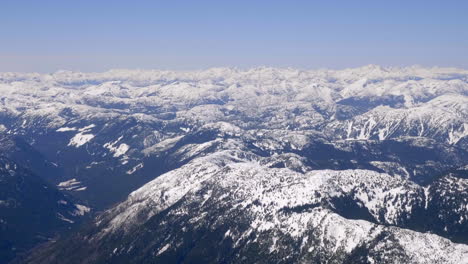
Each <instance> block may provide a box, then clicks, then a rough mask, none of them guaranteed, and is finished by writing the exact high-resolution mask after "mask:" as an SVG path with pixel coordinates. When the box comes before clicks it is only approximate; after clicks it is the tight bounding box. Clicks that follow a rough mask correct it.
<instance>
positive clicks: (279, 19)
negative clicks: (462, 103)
mask: <svg viewBox="0 0 468 264" xmlns="http://www.w3.org/2000/svg"><path fill="white" fill-rule="evenodd" d="M1 6H2V8H1V9H0V33H1V36H2V37H1V43H0V71H1V72H39V73H50V72H55V71H58V70H71V71H81V72H103V71H107V70H110V69H161V70H196V69H207V68H213V67H238V68H255V67H259V66H267V67H278V68H286V67H292V68H299V69H322V68H326V69H344V68H356V67H361V66H365V65H369V64H376V65H381V66H384V67H388V66H392V67H405V66H412V65H420V66H423V67H434V66H438V67H455V68H462V69H467V68H468V30H467V28H468V16H466V13H467V11H468V2H465V1H411V2H408V1H392V2H385V3H384V2H376V1H360V2H359V4H356V3H351V1H327V2H318V1H314V2H312V1H298V0H293V1H287V2H286V1H255V2H252V1H236V2H227V1H178V0H176V1H171V2H163V1H132V2H130V1H99V2H98V3H95V2H93V1H88V0H85V1H80V2H73V3H72V2H65V1H56V0H49V1H47V0H46V1H9V0H7V1H4V2H3V3H2V5H1Z"/></svg>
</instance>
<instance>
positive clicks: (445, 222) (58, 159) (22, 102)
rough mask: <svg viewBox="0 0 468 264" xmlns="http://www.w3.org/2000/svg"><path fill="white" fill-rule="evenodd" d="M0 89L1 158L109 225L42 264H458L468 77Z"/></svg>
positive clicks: (46, 77) (196, 76) (217, 79)
mask: <svg viewBox="0 0 468 264" xmlns="http://www.w3.org/2000/svg"><path fill="white" fill-rule="evenodd" d="M0 91H1V92H2V97H1V99H0V108H1V111H0V135H1V137H2V138H5V140H3V141H1V140H0V148H3V149H5V150H6V151H4V154H2V156H5V157H7V158H8V159H11V160H13V161H14V162H16V163H18V164H20V165H21V166H24V167H25V168H28V169H29V170H31V171H32V172H33V173H35V174H36V175H38V176H40V177H41V178H42V179H43V180H44V181H46V182H48V184H51V185H54V186H56V188H57V189H58V190H59V191H60V192H62V193H63V194H66V195H69V196H70V197H73V198H74V199H77V201H79V203H82V204H86V205H87V206H89V207H91V208H94V209H95V211H100V210H106V211H105V212H104V213H103V214H100V215H99V218H98V220H95V221H94V224H93V225H92V227H89V228H90V230H91V231H90V230H85V231H82V232H80V233H78V234H77V235H75V236H73V239H72V240H73V242H70V241H69V240H67V239H66V238H64V239H65V240H64V241H67V242H60V241H62V240H60V241H59V242H57V243H56V244H54V245H51V246H49V247H46V248H45V249H43V251H40V250H39V251H37V252H36V253H35V254H33V256H36V257H37V259H30V260H31V261H32V262H36V261H37V262H40V260H41V259H42V260H43V261H44V263H50V262H53V261H58V259H59V258H56V259H55V257H56V256H62V257H63V256H67V255H73V252H76V254H85V255H88V256H89V259H86V260H87V261H90V262H93V261H94V262H96V261H97V262H99V261H104V262H106V261H111V260H112V261H113V262H118V261H122V262H127V261H130V260H135V262H138V261H143V262H144V261H147V260H148V261H152V260H160V261H163V260H166V261H169V260H171V261H172V260H180V259H183V260H185V262H190V261H192V262H200V261H202V262H227V263H236V262H245V260H246V259H249V260H250V262H259V261H260V262H261V261H264V262H269V263H271V262H281V263H283V262H284V263H291V262H308V261H318V262H327V261H328V262H337V263H342V262H370V263H372V261H373V262H374V263H381V262H385V259H386V258H392V259H398V261H399V262H410V263H411V262H420V263H428V262H437V261H439V262H453V263H458V262H459V261H461V260H464V258H466V248H465V245H463V244H456V243H468V239H467V237H468V227H467V226H468V224H467V218H468V216H467V208H466V204H467V201H468V200H467V199H468V197H466V195H465V194H464V190H465V189H466V188H465V187H463V186H466V184H467V183H466V178H467V176H466V166H467V165H468V71H466V70H461V69H450V68H422V67H408V68H383V67H380V66H375V65H369V66H366V67H361V68H356V69H345V70H340V71H335V70H316V71H304V70H296V69H276V68H255V69H249V70H240V69H233V68H215V69H208V70H203V71H189V72H173V71H143V70H112V71H108V72H104V73H79V72H68V71H61V72H56V73H53V74H34V73H28V74H26V73H25V74H23V73H0ZM0 139H1V138H0ZM13 141H14V142H16V143H15V144H13V145H14V146H16V147H15V148H14V149H15V151H13V148H11V147H8V146H12V144H10V145H9V144H7V142H13ZM140 187H141V188H140ZM135 190H137V191H135ZM127 196H128V197H127ZM216 219H219V221H218V222H217V221H216ZM223 219H224V220H223ZM181 230H189V231H187V232H188V233H186V231H181ZM330 230H336V231H337V232H338V233H333V234H332V233H329V232H331V231H330ZM340 230H341V231H340ZM215 231H216V232H215ZM228 231H229V232H228ZM219 232H222V233H223V234H222V236H218V235H217V234H218V233H219ZM226 232H228V233H227V235H225V233H226ZM429 233H431V234H429ZM150 234H162V235H160V236H158V238H153V237H152V236H150ZM253 237H254V238H253ZM140 238H141V240H140ZM255 238H256V239H255ZM205 240H206V242H204V241H205ZM86 241H88V242H86ZM89 241H91V242H89ZM428 241H433V242H431V243H429V242H428ZM146 244H147V246H145V245H146ZM429 244H430V245H431V246H429ZM64 245H70V247H69V248H70V250H72V249H74V251H73V250H72V251H73V252H72V251H70V250H68V249H66V248H64ZM215 245H217V246H215ZM415 247H416V248H415ZM97 249H99V250H97ZM132 250H133V251H132ZM414 251H416V252H414ZM43 252H47V254H43ZM159 252H160V254H158V253H159ZM216 252H221V253H219V254H220V255H216V254H217V253H216ZM291 252H293V253H291ZM429 252H437V254H432V253H431V254H430V253H429ZM49 256H50V258H49ZM364 256H366V257H369V258H364ZM254 257H256V258H258V259H255V258H254ZM78 260H79V259H77V261H78ZM137 260H138V261H137ZM388 261H389V262H390V263H391V261H390V260H388ZM398 261H397V262H398Z"/></svg>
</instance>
